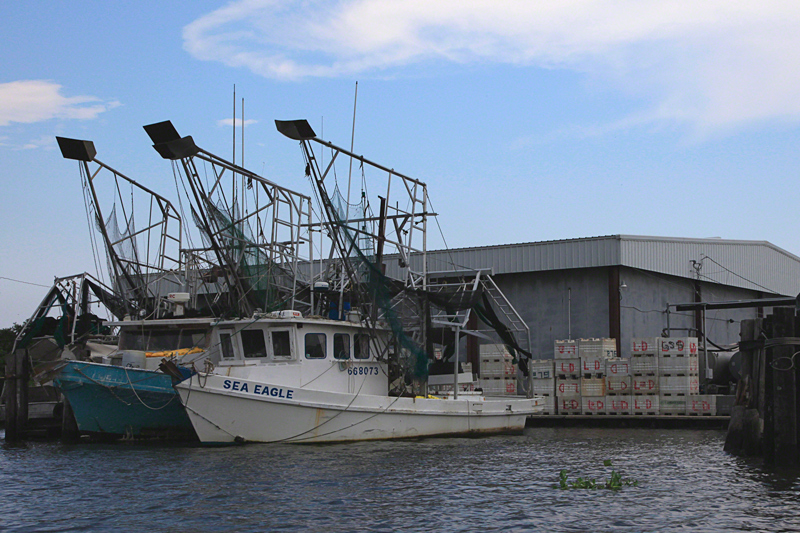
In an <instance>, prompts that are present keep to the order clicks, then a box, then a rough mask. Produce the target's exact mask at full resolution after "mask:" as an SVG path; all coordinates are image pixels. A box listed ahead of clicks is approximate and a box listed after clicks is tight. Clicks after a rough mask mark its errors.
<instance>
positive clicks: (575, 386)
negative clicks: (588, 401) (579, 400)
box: [556, 378, 581, 397]
mask: <svg viewBox="0 0 800 533" xmlns="http://www.w3.org/2000/svg"><path fill="white" fill-rule="evenodd" d="M580 395H581V380H580V378H556V396H558V397H567V396H580Z"/></svg>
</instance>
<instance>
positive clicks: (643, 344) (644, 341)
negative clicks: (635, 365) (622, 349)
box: [631, 337, 660, 354]
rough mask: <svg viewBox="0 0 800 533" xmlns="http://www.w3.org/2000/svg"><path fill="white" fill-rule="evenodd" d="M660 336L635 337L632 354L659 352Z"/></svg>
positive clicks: (632, 343)
mask: <svg viewBox="0 0 800 533" xmlns="http://www.w3.org/2000/svg"><path fill="white" fill-rule="evenodd" d="M659 338H660V337H640V338H634V339H633V340H632V342H631V354H641V353H652V354H655V353H658V339H659Z"/></svg>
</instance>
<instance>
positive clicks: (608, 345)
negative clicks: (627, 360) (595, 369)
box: [578, 339, 617, 372]
mask: <svg viewBox="0 0 800 533" xmlns="http://www.w3.org/2000/svg"><path fill="white" fill-rule="evenodd" d="M578 356H579V357H586V358H587V359H593V358H599V359H610V358H612V357H616V356H617V341H616V340H615V339H579V340H578ZM601 372H602V370H601Z"/></svg>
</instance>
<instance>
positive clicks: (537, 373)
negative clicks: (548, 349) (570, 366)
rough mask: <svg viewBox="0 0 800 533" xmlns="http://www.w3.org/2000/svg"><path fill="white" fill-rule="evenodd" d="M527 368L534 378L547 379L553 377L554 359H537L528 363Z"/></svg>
mask: <svg viewBox="0 0 800 533" xmlns="http://www.w3.org/2000/svg"><path fill="white" fill-rule="evenodd" d="M528 370H529V371H530V372H531V373H532V374H533V377H534V379H548V378H553V377H555V374H554V370H555V361H553V360H552V359H539V360H535V361H530V362H529V363H528Z"/></svg>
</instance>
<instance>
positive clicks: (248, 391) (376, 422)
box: [178, 374, 542, 444]
mask: <svg viewBox="0 0 800 533" xmlns="http://www.w3.org/2000/svg"><path fill="white" fill-rule="evenodd" d="M201 385H202V386H201ZM233 389H238V390H233ZM265 389H266V393H265ZM178 392H179V393H180V396H181V400H182V401H183V403H184V405H185V406H186V410H187V412H188V414H189V418H190V420H191V421H192V425H193V426H194V428H195V431H196V432H197V435H198V436H199V438H200V441H201V442H203V443H207V444H223V443H232V442H294V443H312V442H341V441H359V440H382V439H403V438H413V437H423V436H435V435H436V436H446V435H468V434H489V433H507V432H521V431H522V429H523V428H524V427H525V419H526V417H527V416H529V415H531V414H534V413H536V412H538V411H540V410H541V405H542V400H541V398H532V399H528V398H516V397H513V398H484V397H482V396H462V397H460V398H459V399H458V400H452V399H432V398H397V397H389V396H375V395H365V394H344V393H334V392H325V391H316V390H309V389H301V388H292V387H286V386H281V385H274V386H273V385H268V384H264V383H259V382H256V381H248V380H245V379H242V378H230V377H226V376H221V375H218V374H208V375H204V374H203V375H199V376H194V377H193V378H191V379H190V380H187V381H184V382H183V383H180V384H179V385H178Z"/></svg>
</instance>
